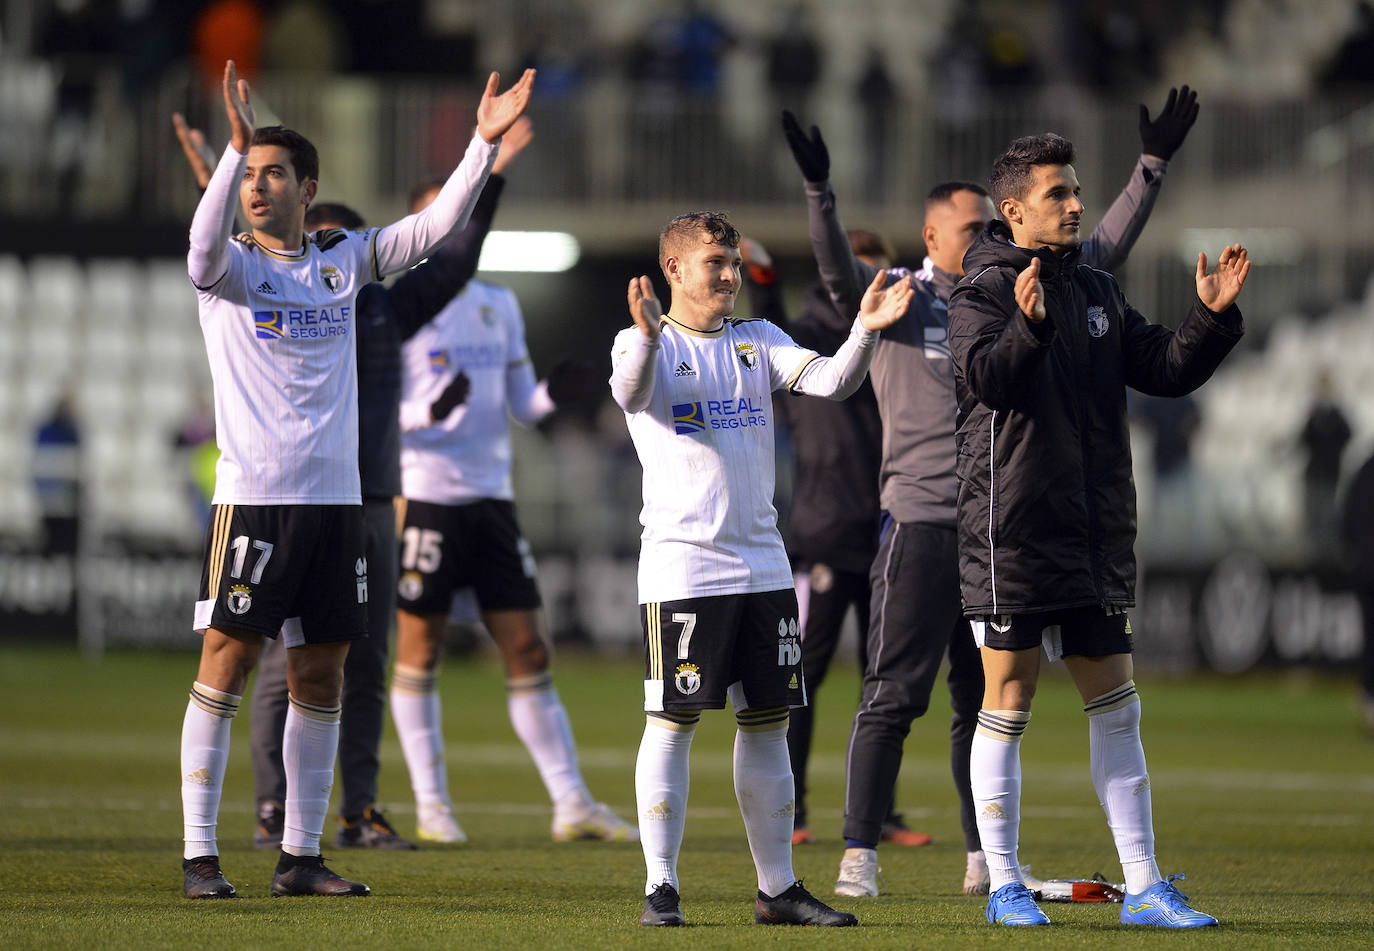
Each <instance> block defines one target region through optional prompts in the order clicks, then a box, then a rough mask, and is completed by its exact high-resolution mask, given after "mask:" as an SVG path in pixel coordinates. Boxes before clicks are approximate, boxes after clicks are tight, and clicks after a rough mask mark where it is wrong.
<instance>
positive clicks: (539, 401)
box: [505, 289, 557, 426]
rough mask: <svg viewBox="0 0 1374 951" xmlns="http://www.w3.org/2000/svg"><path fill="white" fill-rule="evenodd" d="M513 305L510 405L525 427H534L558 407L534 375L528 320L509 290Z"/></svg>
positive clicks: (508, 312)
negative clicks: (528, 340) (526, 337)
mask: <svg viewBox="0 0 1374 951" xmlns="http://www.w3.org/2000/svg"><path fill="white" fill-rule="evenodd" d="M507 294H508V295H509V297H510V306H509V307H507V308H506V309H505V314H506V320H507V322H508V323H509V327H508V328H507V331H506V333H507V337H506V339H507V340H508V341H509V343H510V350H509V352H508V353H507V355H506V406H507V407H509V409H510V415H511V417H512V418H514V419H515V420H517V421H518V422H520V423H521V424H523V425H525V426H533V425H534V424H535V423H537V422H539V421H540V420H541V419H543V418H544V417H546V416H548V415H549V414H550V413H552V412H553V411H554V410H555V409H556V408H557V407H555V406H554V403H553V400H552V399H551V398H550V397H549V388H548V386H547V385H546V384H544V383H542V382H540V381H539V380H538V379H536V378H535V375H534V364H533V363H531V362H530V351H529V347H528V346H527V345H526V343H525V321H524V318H523V317H522V316H521V313H520V302H519V301H518V300H517V299H516V297H515V294H514V293H511V292H510V291H509V290H508V289H507Z"/></svg>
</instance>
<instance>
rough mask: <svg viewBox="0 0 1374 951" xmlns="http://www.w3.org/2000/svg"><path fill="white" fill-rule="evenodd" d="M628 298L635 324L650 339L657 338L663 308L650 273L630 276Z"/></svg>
mask: <svg viewBox="0 0 1374 951" xmlns="http://www.w3.org/2000/svg"><path fill="white" fill-rule="evenodd" d="M628 298H629V302H630V316H631V317H632V318H633V319H634V322H635V326H636V327H638V328H639V329H640V331H641V332H643V334H644V336H646V337H648V338H649V339H650V340H655V339H657V338H658V334H659V330H658V322H659V321H660V320H662V319H663V308H662V307H661V306H660V305H659V303H658V298H657V297H655V296H654V282H653V281H651V280H649V275H647V274H641V275H640V276H639V277H632V278H630V290H629V293H628Z"/></svg>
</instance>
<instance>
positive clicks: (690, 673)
mask: <svg viewBox="0 0 1374 951" xmlns="http://www.w3.org/2000/svg"><path fill="white" fill-rule="evenodd" d="M673 686H674V687H676V688H677V692H678V693H680V694H682V695H683V696H684V697H690V696H691V695H692V694H694V693H696V692H697V691H698V690H700V689H701V668H700V667H698V666H697V665H696V664H678V665H677V671H676V672H675V673H674V674H673Z"/></svg>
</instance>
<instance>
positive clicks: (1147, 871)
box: [1083, 680, 1161, 895]
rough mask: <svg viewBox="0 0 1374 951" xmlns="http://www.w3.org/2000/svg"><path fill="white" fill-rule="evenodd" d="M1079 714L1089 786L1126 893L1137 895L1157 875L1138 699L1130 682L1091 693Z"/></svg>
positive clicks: (1148, 779)
mask: <svg viewBox="0 0 1374 951" xmlns="http://www.w3.org/2000/svg"><path fill="white" fill-rule="evenodd" d="M1083 712H1084V713H1086V714H1087V715H1088V751H1089V758H1090V761H1091V763H1092V773H1093V787H1094V788H1095V789H1096V790H1097V800H1098V802H1100V803H1102V811H1103V812H1105V813H1106V814H1107V825H1109V826H1111V830H1112V838H1113V839H1114V840H1115V841H1116V852H1117V855H1118V856H1119V857H1120V858H1121V869H1122V871H1123V872H1125V873H1126V891H1127V892H1129V893H1130V894H1132V895H1139V894H1140V893H1141V892H1143V891H1144V890H1145V889H1147V888H1149V887H1150V886H1151V885H1153V884H1154V883H1155V882H1157V881H1159V880H1160V878H1161V876H1160V874H1159V866H1158V865H1157V864H1155V829H1154V816H1153V812H1152V810H1151V806H1150V774H1149V772H1148V771H1147V770H1146V768H1145V748H1144V747H1143V746H1142V745H1141V743H1140V697H1139V695H1138V694H1137V693H1136V690H1135V681H1133V680H1128V681H1126V682H1125V683H1124V684H1122V685H1121V686H1120V687H1117V688H1116V689H1115V690H1109V691H1107V692H1106V693H1104V694H1103V695H1102V696H1100V697H1094V698H1093V699H1092V700H1089V701H1088V702H1087V704H1085V705H1084V707H1083Z"/></svg>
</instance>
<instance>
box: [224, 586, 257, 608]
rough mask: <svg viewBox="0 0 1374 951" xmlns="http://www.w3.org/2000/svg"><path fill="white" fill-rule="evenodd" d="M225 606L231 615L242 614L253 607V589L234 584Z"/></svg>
mask: <svg viewBox="0 0 1374 951" xmlns="http://www.w3.org/2000/svg"><path fill="white" fill-rule="evenodd" d="M225 606H226V607H228V608H229V611H230V613H232V614H244V613H246V612H247V611H248V609H249V608H251V607H252V606H253V589H252V588H249V587H248V585H246V584H236V585H234V586H233V587H232V588H230V589H229V597H228V598H226V599H225Z"/></svg>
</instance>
